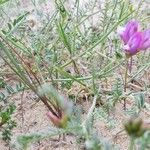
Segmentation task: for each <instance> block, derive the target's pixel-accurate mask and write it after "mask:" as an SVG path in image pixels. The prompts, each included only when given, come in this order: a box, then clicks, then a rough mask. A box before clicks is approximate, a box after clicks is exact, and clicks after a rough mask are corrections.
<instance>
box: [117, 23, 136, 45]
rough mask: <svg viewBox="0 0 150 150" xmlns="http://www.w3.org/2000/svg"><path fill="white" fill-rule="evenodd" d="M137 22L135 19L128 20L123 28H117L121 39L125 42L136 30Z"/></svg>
mask: <svg viewBox="0 0 150 150" xmlns="http://www.w3.org/2000/svg"><path fill="white" fill-rule="evenodd" d="M138 26H139V24H138V22H137V21H134V20H132V21H129V22H128V23H127V24H126V26H125V27H124V28H120V29H118V33H119V35H120V36H121V38H122V40H123V41H124V43H125V44H127V42H128V41H129V39H130V37H131V36H133V34H135V33H136V32H137V31H138Z"/></svg>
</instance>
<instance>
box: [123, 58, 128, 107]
mask: <svg viewBox="0 0 150 150" xmlns="http://www.w3.org/2000/svg"><path fill="white" fill-rule="evenodd" d="M127 78H128V58H127V60H126V70H125V76H124V93H126V91H127ZM123 107H124V110H126V98H124V106H123Z"/></svg>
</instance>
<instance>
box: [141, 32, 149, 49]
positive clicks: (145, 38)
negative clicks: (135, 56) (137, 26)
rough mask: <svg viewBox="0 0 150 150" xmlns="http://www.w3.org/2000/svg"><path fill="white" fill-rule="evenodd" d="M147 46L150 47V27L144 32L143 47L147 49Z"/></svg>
mask: <svg viewBox="0 0 150 150" xmlns="http://www.w3.org/2000/svg"><path fill="white" fill-rule="evenodd" d="M147 48H150V29H148V30H145V31H144V32H143V40H142V45H141V49H142V50H145V49H147Z"/></svg>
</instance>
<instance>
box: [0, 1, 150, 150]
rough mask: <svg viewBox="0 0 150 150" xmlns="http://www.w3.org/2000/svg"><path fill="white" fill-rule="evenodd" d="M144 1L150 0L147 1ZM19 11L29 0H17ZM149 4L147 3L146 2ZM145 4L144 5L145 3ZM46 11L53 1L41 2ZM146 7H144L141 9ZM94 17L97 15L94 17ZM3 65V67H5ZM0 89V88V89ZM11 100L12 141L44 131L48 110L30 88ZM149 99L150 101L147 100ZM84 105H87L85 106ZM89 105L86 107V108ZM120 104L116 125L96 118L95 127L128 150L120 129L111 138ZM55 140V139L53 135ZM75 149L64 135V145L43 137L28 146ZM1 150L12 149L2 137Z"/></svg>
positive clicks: (38, 149)
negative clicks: (14, 106) (19, 136)
mask: <svg viewBox="0 0 150 150" xmlns="http://www.w3.org/2000/svg"><path fill="white" fill-rule="evenodd" d="M86 2H88V0H82V5H84V4H85V3H86ZM147 2H149V1H148V0H147ZM72 4H73V3H72V1H70V0H68V2H66V5H67V7H68V9H69V8H71V7H73V5H72ZM18 5H19V7H20V11H22V10H26V11H30V12H32V11H33V7H32V6H31V1H28V2H27V0H22V1H21V2H19V4H18ZM149 5H150V4H149ZM146 6H147V5H146ZM39 9H42V11H43V12H45V13H52V12H53V10H54V0H50V1H49V2H48V3H46V4H44V3H43V4H41V6H40V8H39ZM143 9H145V8H143ZM12 12H14V14H15V13H16V10H13V9H12V10H11V11H10V14H8V16H11V15H12ZM94 19H95V20H96V19H97V18H94ZM0 64H1V66H2V65H3V63H2V61H1V62H0ZM4 67H5V66H4ZM0 91H1V89H0ZM10 101H12V102H15V104H16V105H17V110H16V113H15V114H14V119H15V121H16V122H17V127H16V128H15V129H14V130H13V137H12V139H13V140H12V142H13V141H14V140H15V138H16V137H17V136H18V135H22V134H26V133H34V132H39V131H41V130H47V129H48V128H49V127H50V126H52V124H51V123H50V121H49V120H48V118H47V116H46V112H47V109H46V108H45V107H44V105H43V104H42V103H41V102H37V98H36V97H35V96H34V94H33V93H32V92H30V91H26V92H24V94H22V93H18V94H15V95H14V96H12V97H11V99H10ZM149 101H150V100H149ZM131 105H132V104H130V102H129V105H128V107H131ZM84 106H86V105H84ZM89 106H90V104H88V106H86V108H85V109H86V110H87V108H88V107H89ZM121 109H122V105H121V104H118V106H117V107H116V110H114V114H115V116H113V117H114V118H115V120H116V122H117V124H116V126H115V125H114V127H112V128H109V127H108V123H106V122H104V121H102V120H97V121H96V124H95V127H96V128H97V130H98V132H99V134H101V135H102V136H104V137H106V138H108V139H110V140H112V141H113V142H114V143H116V144H119V145H120V147H121V149H122V150H127V147H128V144H129V143H128V140H127V139H128V138H127V135H126V134H125V133H124V132H122V133H121V134H119V135H118V137H117V138H116V139H114V137H115V135H116V134H117V133H118V132H119V131H120V130H122V128H123V127H122V123H123V122H124V120H125V119H127V116H126V115H125V114H123V112H122V111H120V110H121ZM141 116H142V118H144V119H145V120H147V118H149V116H150V113H148V112H142V113H141ZM54 139H57V137H56V138H54ZM53 149H56V150H77V149H81V147H78V146H77V144H76V143H75V138H74V137H73V136H67V140H66V143H65V144H61V143H58V142H57V141H53V140H52V139H46V140H42V141H40V142H38V143H35V144H32V145H31V147H30V148H29V149H28V150H53ZM0 150H11V148H9V147H8V146H7V145H6V143H5V142H4V141H2V140H0Z"/></svg>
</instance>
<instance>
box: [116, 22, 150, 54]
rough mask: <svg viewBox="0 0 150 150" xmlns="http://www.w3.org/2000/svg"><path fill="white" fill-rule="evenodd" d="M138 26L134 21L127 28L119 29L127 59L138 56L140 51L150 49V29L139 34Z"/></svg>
mask: <svg viewBox="0 0 150 150" xmlns="http://www.w3.org/2000/svg"><path fill="white" fill-rule="evenodd" d="M138 26H139V24H138V22H137V21H134V20H132V21H129V22H128V23H127V24H126V25H125V27H120V28H119V29H118V33H119V35H120V37H121V39H122V40H123V42H124V50H125V53H126V55H127V57H130V56H133V55H135V54H137V53H138V52H139V51H140V50H146V49H147V48H150V29H148V30H145V31H143V32H139V31H138Z"/></svg>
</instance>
